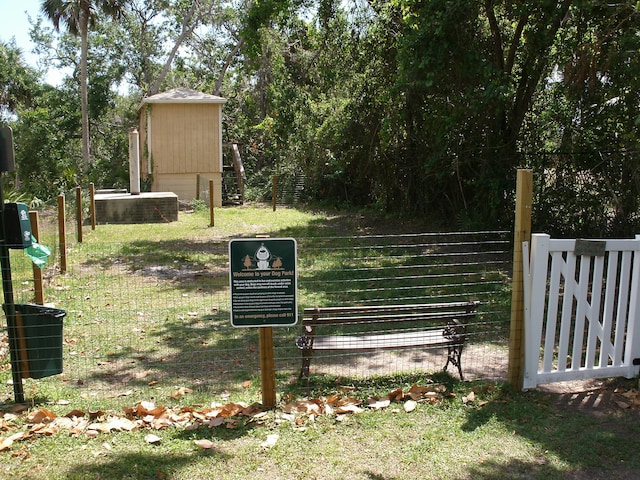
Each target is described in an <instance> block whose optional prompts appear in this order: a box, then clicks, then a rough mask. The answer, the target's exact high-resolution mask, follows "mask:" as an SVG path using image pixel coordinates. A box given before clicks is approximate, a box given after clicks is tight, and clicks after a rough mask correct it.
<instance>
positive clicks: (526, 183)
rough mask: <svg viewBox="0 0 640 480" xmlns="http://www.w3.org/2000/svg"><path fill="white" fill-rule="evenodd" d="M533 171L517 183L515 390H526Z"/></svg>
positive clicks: (521, 173) (512, 369)
mask: <svg viewBox="0 0 640 480" xmlns="http://www.w3.org/2000/svg"><path fill="white" fill-rule="evenodd" d="M532 204H533V170H527V169H519V170H518V178H517V183H516V212H515V226H514V232H513V233H514V235H513V277H512V287H511V329H510V334H509V374H508V381H509V384H510V385H511V387H512V388H513V389H514V390H519V389H520V388H521V387H522V380H523V375H524V285H523V280H524V275H523V263H522V242H525V241H526V242H530V241H531V209H532Z"/></svg>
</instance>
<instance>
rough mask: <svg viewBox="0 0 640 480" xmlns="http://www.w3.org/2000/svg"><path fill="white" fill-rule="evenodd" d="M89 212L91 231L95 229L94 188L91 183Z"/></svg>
mask: <svg viewBox="0 0 640 480" xmlns="http://www.w3.org/2000/svg"><path fill="white" fill-rule="evenodd" d="M89 212H90V215H91V230H95V229H96V187H95V185H94V184H93V182H91V183H90V184H89Z"/></svg>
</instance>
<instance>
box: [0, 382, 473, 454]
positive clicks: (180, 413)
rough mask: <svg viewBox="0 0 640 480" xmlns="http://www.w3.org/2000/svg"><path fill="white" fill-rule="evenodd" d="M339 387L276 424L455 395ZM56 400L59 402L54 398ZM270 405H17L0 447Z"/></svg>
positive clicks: (283, 414) (183, 424) (217, 421)
mask: <svg viewBox="0 0 640 480" xmlns="http://www.w3.org/2000/svg"><path fill="white" fill-rule="evenodd" d="M339 390H340V392H339V393H336V394H333V395H329V396H326V397H319V398H309V399H301V400H291V401H286V403H283V404H282V405H281V406H280V408H279V409H276V411H275V421H276V424H279V423H284V422H286V423H291V424H293V425H294V426H297V427H301V426H302V425H304V423H305V421H312V422H313V421H314V420H315V418H316V417H318V416H320V415H325V416H334V417H335V418H336V420H338V421H340V420H341V417H343V416H345V415H352V414H359V413H362V412H363V411H365V410H366V409H367V408H368V409H371V410H381V409H385V408H387V407H389V406H390V405H391V404H392V403H402V405H403V410H404V411H405V412H406V413H409V412H412V411H413V410H415V409H416V408H417V405H418V404H419V403H435V402H437V401H438V400H440V399H442V398H443V397H445V396H454V394H452V393H449V392H447V390H446V387H444V386H442V385H429V386H419V385H413V386H412V387H411V388H409V389H408V390H407V391H406V392H405V391H403V389H402V388H396V389H394V390H392V391H391V392H389V393H388V394H387V395H385V396H383V397H370V398H368V399H367V400H366V401H362V400H360V399H358V398H356V397H354V396H351V393H352V391H351V390H350V389H348V388H344V389H339ZM189 393H191V390H189V389H187V388H180V389H178V391H177V392H176V394H175V395H171V396H170V397H171V398H173V399H176V398H180V397H182V396H184V395H187V394H189ZM472 394H473V392H471V394H470V395H468V396H466V397H465V398H464V402H465V403H466V402H467V401H469V400H470V399H473V398H475V397H474V395H475V394H473V395H472ZM58 405H60V403H58ZM269 412H270V409H267V408H265V407H263V406H262V405H260V404H258V403H254V404H251V405H246V404H244V403H235V402H228V403H226V404H218V403H212V404H211V405H210V406H209V407H207V408H203V407H201V406H200V407H195V406H175V407H166V406H163V405H156V404H155V403H153V402H149V401H141V402H139V403H137V404H135V405H134V406H133V407H128V406H125V407H122V412H121V413H115V412H104V411H100V410H99V411H89V412H84V411H82V410H77V409H74V410H71V411H70V412H69V413H67V414H66V415H64V416H59V415H56V414H55V413H54V412H53V411H51V410H49V409H46V408H39V409H36V410H31V411H28V410H23V411H20V410H17V411H16V412H6V413H2V412H0V434H2V433H7V434H8V435H7V436H3V437H0V452H2V451H5V450H10V449H11V448H12V446H13V444H14V443H15V442H17V441H26V440H32V439H35V438H38V437H39V436H50V435H54V434H56V433H59V432H63V431H66V432H68V433H69V434H70V435H72V436H80V435H86V436H87V437H89V438H95V437H97V436H99V435H104V434H110V433H113V432H132V431H135V430H142V429H147V430H151V431H158V430H162V429H166V428H183V429H185V430H197V429H199V428H201V427H207V428H228V429H234V428H238V427H239V426H241V425H247V424H249V423H261V422H263V421H265V419H266V418H267V417H268V416H269ZM145 441H146V442H148V443H149V444H152V445H156V444H158V443H159V442H160V438H159V437H157V436H156V435H155V434H153V433H149V434H148V435H146V436H145ZM276 441H277V437H269V438H268V439H267V441H265V443H264V446H268V447H271V446H273V445H275V442H276ZM194 443H195V444H196V445H197V446H199V447H200V448H203V449H210V448H213V443H211V442H210V441H205V440H196V441H195V442H194Z"/></svg>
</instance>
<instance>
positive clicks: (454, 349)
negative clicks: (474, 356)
mask: <svg viewBox="0 0 640 480" xmlns="http://www.w3.org/2000/svg"><path fill="white" fill-rule="evenodd" d="M463 347H464V345H449V346H448V347H447V363H446V364H445V365H444V370H445V371H446V370H447V367H448V366H449V364H451V365H454V366H456V367H458V374H459V375H460V380H464V376H463V375H462V361H461V360H462V348H463Z"/></svg>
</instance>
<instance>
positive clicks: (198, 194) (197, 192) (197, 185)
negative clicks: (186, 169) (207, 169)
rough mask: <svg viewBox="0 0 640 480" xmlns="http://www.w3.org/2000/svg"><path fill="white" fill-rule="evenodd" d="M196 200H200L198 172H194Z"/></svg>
mask: <svg viewBox="0 0 640 480" xmlns="http://www.w3.org/2000/svg"><path fill="white" fill-rule="evenodd" d="M196 200H200V174H199V173H198V174H196Z"/></svg>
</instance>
